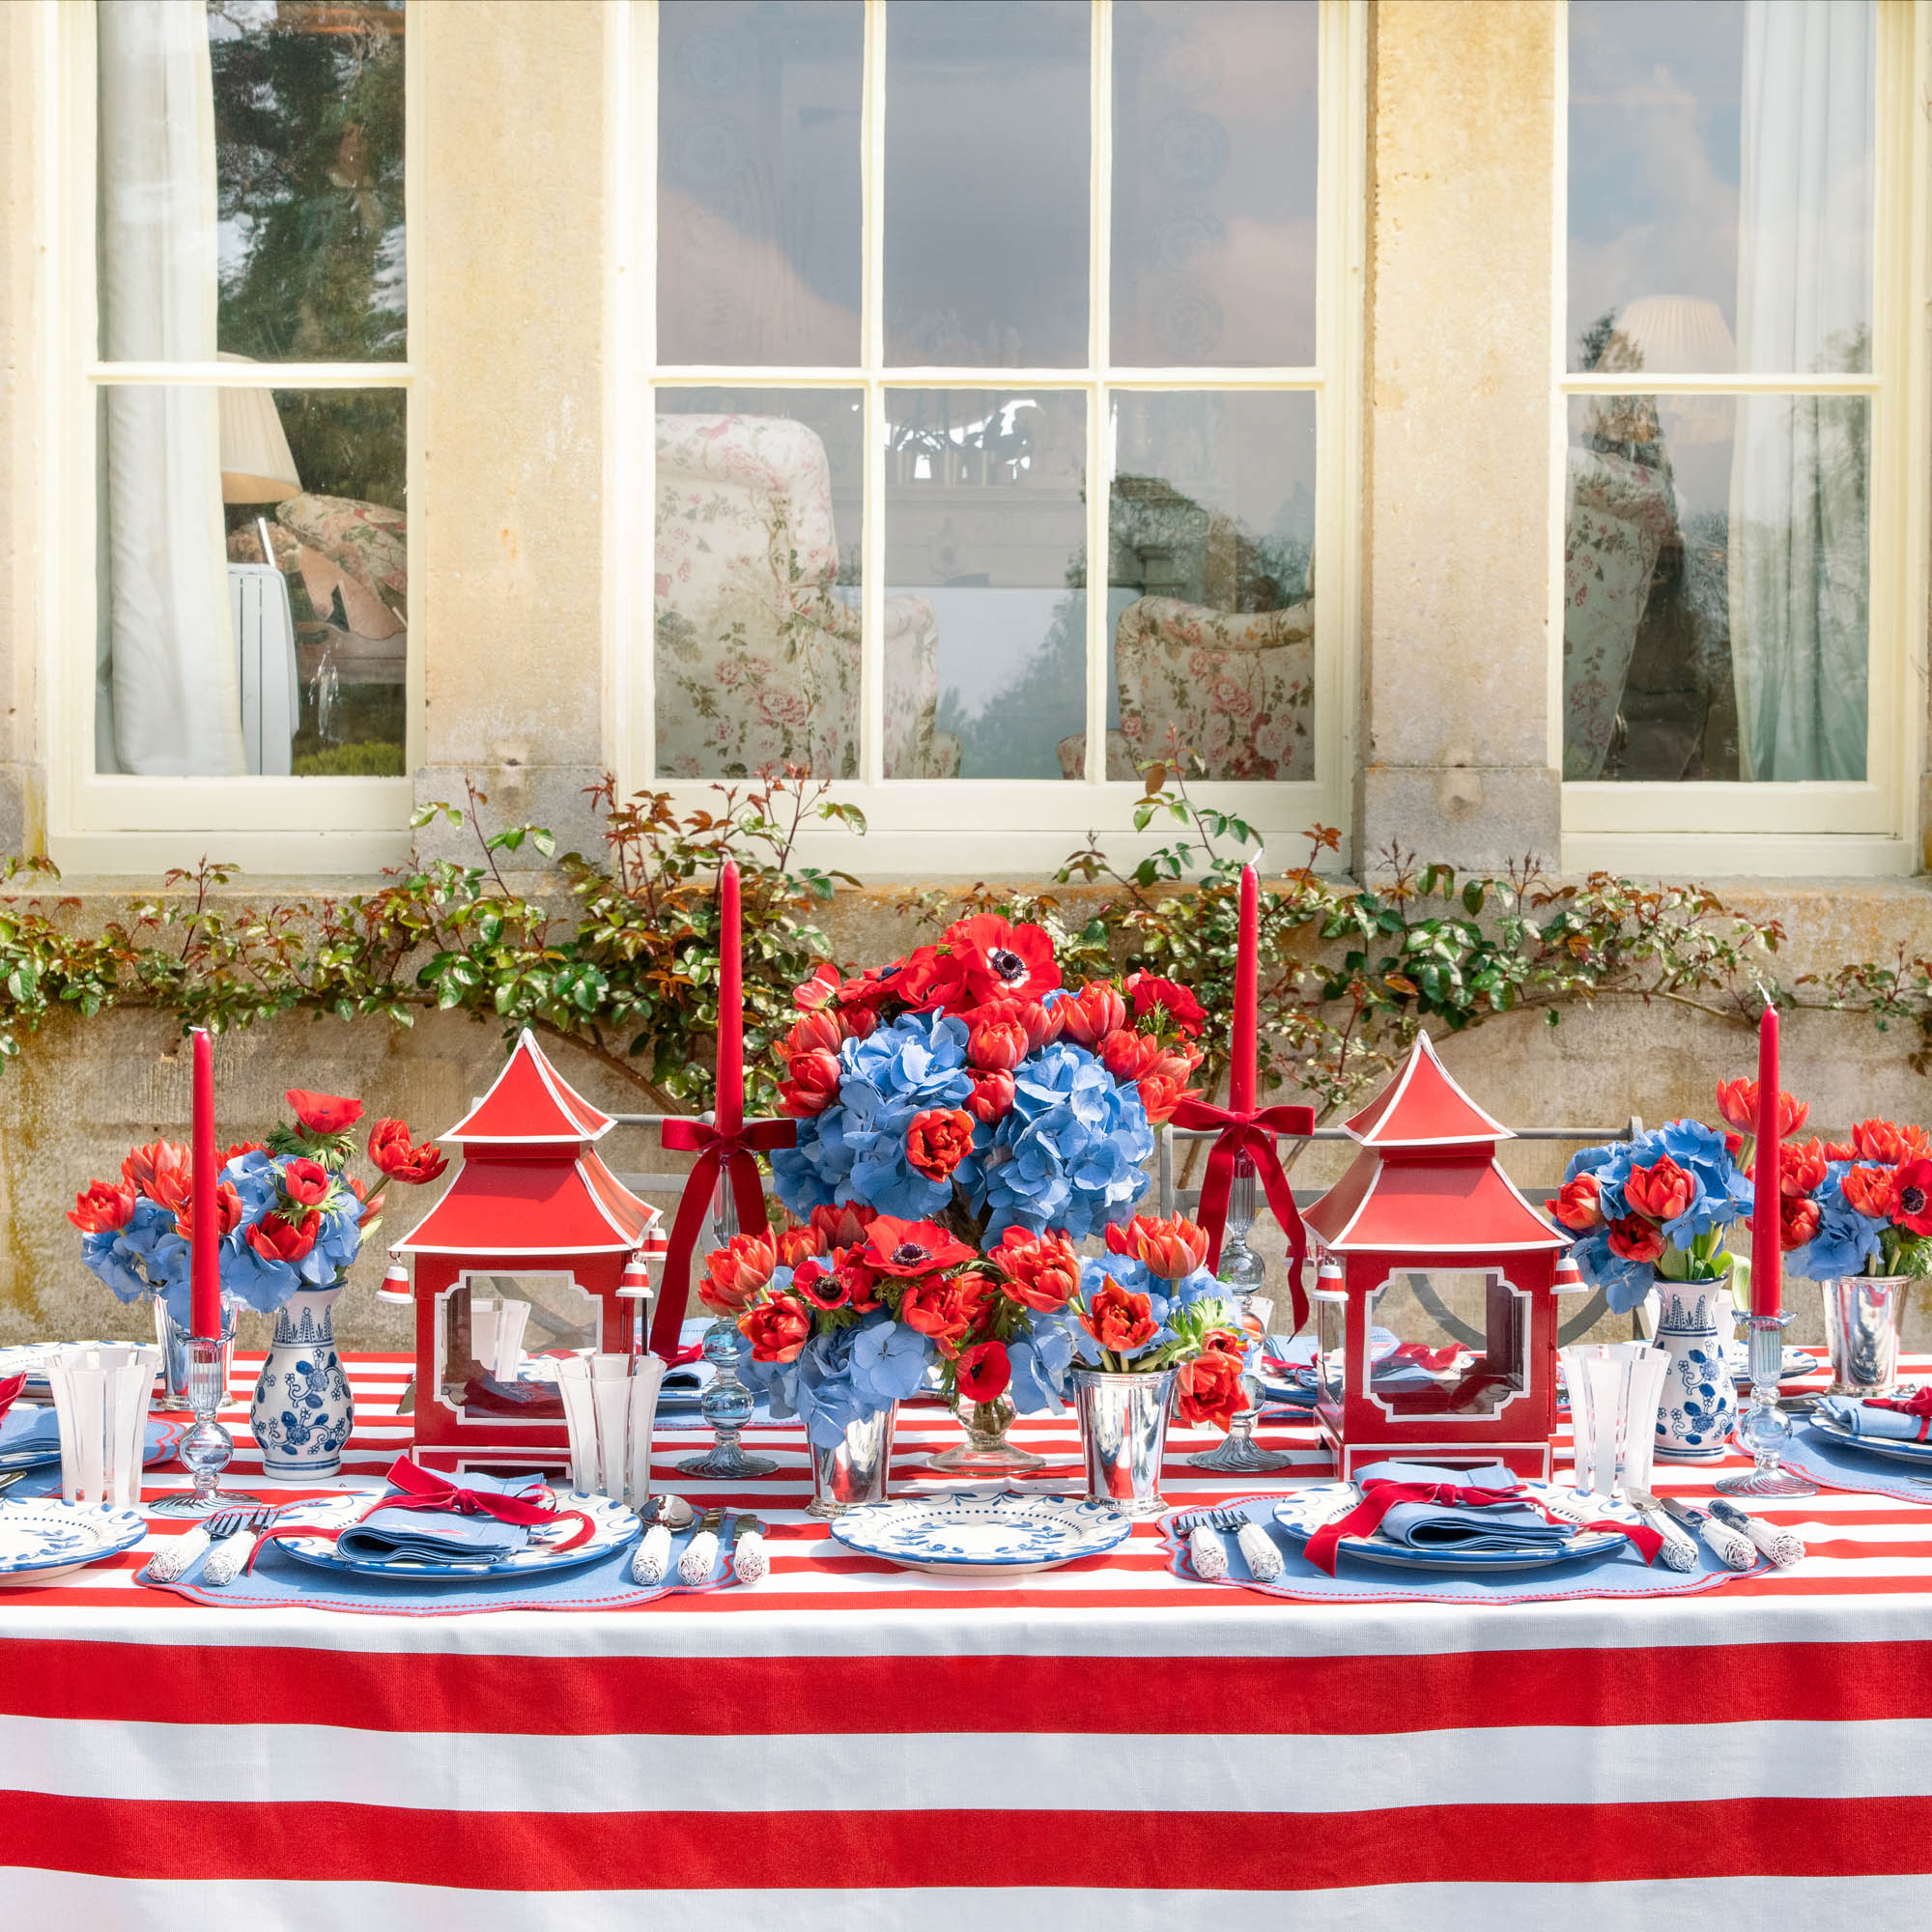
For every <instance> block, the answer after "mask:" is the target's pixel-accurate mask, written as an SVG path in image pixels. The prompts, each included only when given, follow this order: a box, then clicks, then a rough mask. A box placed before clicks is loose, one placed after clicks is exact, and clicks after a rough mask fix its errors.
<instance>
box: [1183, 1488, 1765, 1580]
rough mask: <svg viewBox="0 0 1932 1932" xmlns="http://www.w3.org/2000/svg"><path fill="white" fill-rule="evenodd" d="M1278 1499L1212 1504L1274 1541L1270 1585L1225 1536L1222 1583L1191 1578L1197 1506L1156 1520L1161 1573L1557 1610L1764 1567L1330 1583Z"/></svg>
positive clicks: (1353, 1572)
mask: <svg viewBox="0 0 1932 1932" xmlns="http://www.w3.org/2000/svg"><path fill="white" fill-rule="evenodd" d="M1279 1500H1280V1498H1279V1497H1278V1496H1230V1497H1229V1498H1228V1500H1227V1501H1226V1502H1225V1503H1220V1504H1217V1505H1216V1507H1217V1508H1220V1509H1237V1510H1240V1511H1242V1512H1244V1513H1245V1514H1246V1515H1247V1517H1248V1518H1249V1519H1250V1520H1253V1521H1255V1522H1258V1523H1260V1524H1261V1525H1262V1527H1263V1528H1264V1530H1266V1531H1268V1532H1269V1534H1270V1535H1272V1536H1273V1537H1274V1542H1275V1547H1276V1548H1278V1549H1279V1550H1280V1551H1281V1553H1282V1559H1283V1567H1282V1573H1281V1576H1280V1577H1278V1578H1277V1579H1276V1580H1275V1581H1274V1582H1272V1583H1260V1582H1257V1581H1256V1580H1255V1578H1254V1577H1253V1576H1252V1575H1251V1574H1250V1572H1249V1570H1248V1564H1247V1559H1246V1558H1245V1557H1244V1556H1243V1555H1242V1554H1241V1551H1240V1547H1239V1545H1237V1544H1236V1541H1235V1539H1234V1538H1233V1537H1232V1536H1224V1537H1223V1538H1222V1543H1223V1545H1224V1546H1225V1547H1226V1549H1227V1552H1228V1574H1227V1576H1226V1577H1200V1576H1197V1575H1196V1574H1195V1571H1194V1565H1193V1564H1192V1563H1191V1562H1189V1561H1188V1556H1187V1530H1188V1529H1189V1528H1191V1527H1192V1526H1193V1525H1194V1524H1195V1523H1196V1522H1198V1521H1200V1520H1201V1518H1202V1517H1203V1516H1204V1515H1205V1514H1206V1512H1205V1511H1204V1510H1202V1509H1200V1508H1199V1507H1196V1508H1191V1509H1179V1510H1173V1511H1170V1512H1169V1514H1168V1515H1166V1516H1164V1517H1162V1518H1161V1520H1160V1533H1161V1536H1162V1537H1163V1538H1164V1539H1165V1541H1166V1543H1167V1550H1168V1561H1167V1567H1168V1568H1169V1569H1170V1570H1171V1571H1172V1572H1173V1573H1174V1574H1175V1575H1176V1576H1177V1577H1182V1578H1184V1579H1185V1580H1186V1581H1188V1582H1190V1583H1207V1582H1212V1583H1215V1584H1217V1585H1219V1586H1221V1587H1223V1588H1229V1589H1236V1590H1252V1591H1254V1592H1255V1593H1256V1594H1257V1595H1259V1596H1264V1597H1286V1598H1288V1599H1290V1600H1291V1601H1292V1602H1294V1603H1305V1604H1404V1603H1417V1604H1559V1603H1565V1602H1568V1601H1571V1600H1573V1599H1577V1598H1583V1597H1694V1596H1696V1595H1697V1594H1698V1593H1699V1592H1700V1591H1704V1590H1716V1589H1719V1588H1721V1587H1722V1586H1723V1585H1724V1584H1726V1583H1728V1582H1731V1581H1733V1580H1734V1579H1735V1578H1737V1577H1761V1576H1763V1575H1765V1574H1766V1573H1767V1572H1768V1571H1769V1570H1770V1568H1771V1565H1770V1564H1769V1563H1767V1562H1765V1561H1764V1559H1763V1558H1762V1557H1760V1558H1759V1559H1758V1562H1757V1564H1756V1567H1755V1568H1753V1569H1750V1570H1727V1569H1725V1567H1724V1566H1723V1565H1722V1564H1721V1563H1719V1561H1718V1559H1717V1558H1716V1557H1715V1556H1713V1555H1712V1554H1711V1552H1710V1551H1709V1550H1708V1549H1706V1548H1704V1546H1703V1545H1702V1544H1701V1543H1699V1544H1698V1546H1697V1568H1696V1569H1694V1570H1666V1569H1664V1568H1663V1566H1662V1564H1656V1565H1647V1564H1645V1563H1644V1562H1643V1561H1642V1559H1641V1558H1639V1557H1638V1555H1637V1553H1636V1551H1635V1549H1634V1548H1632V1547H1630V1546H1626V1548H1624V1549H1623V1550H1622V1551H1611V1552H1609V1553H1608V1554H1605V1555H1603V1556H1598V1557H1594V1558H1585V1559H1584V1560H1582V1561H1580V1562H1577V1563H1565V1564H1562V1565H1560V1566H1559V1567H1557V1568H1555V1569H1552V1570H1532V1571H1528V1572H1526V1573H1524V1574H1522V1575H1520V1576H1513V1577H1503V1576H1495V1575H1493V1574H1490V1575H1471V1576H1464V1577H1456V1576H1445V1575H1442V1574H1440V1573H1438V1572H1435V1571H1417V1572H1415V1573H1414V1574H1413V1575H1408V1574H1406V1573H1404V1572H1402V1571H1399V1570H1390V1569H1385V1568H1383V1567H1382V1565H1380V1564H1378V1563H1364V1562H1362V1561H1360V1560H1359V1559H1358V1558H1355V1557H1350V1556H1346V1555H1345V1556H1342V1557H1340V1558H1338V1559H1337V1561H1336V1564H1335V1574H1334V1576H1332V1577H1329V1576H1326V1575H1324V1574H1323V1573H1322V1572H1321V1571H1320V1570H1318V1569H1317V1568H1316V1567H1315V1565H1314V1564H1312V1563H1311V1562H1309V1560H1308V1559H1307V1557H1305V1556H1304V1555H1302V1554H1301V1551H1300V1549H1299V1548H1297V1546H1296V1545H1295V1543H1294V1542H1293V1539H1292V1538H1290V1537H1287V1536H1283V1535H1280V1534H1278V1533H1276V1532H1275V1527H1274V1506H1275V1504H1276V1503H1277V1502H1278V1501H1279Z"/></svg>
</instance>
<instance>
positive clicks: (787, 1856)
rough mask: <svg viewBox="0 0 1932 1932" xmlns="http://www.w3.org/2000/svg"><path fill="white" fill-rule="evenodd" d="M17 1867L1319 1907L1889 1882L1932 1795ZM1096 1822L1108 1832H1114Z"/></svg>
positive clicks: (586, 1825) (85, 1825) (681, 1819)
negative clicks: (1126, 1895)
mask: <svg viewBox="0 0 1932 1932" xmlns="http://www.w3.org/2000/svg"><path fill="white" fill-rule="evenodd" d="M0 1811H3V1812H4V1815H5V1817H6V1819H7V1861H8V1862H9V1863H10V1864H18V1865H28V1866H37V1867H41V1868H43V1869H50V1870H55V1871H81V1872H91V1873H94V1874H97V1875H99V1876H101V1877H107V1878H165V1879H175V1880H188V1881H209V1880H219V1879H241V1880H247V1879H253V1880H297V1881H303V1882H330V1881H333V1882H336V1883H352V1882H361V1883H378V1884H380V1883H385V1882H386V1883H402V1884H409V1885H415V1886H441V1887H448V1888H453V1889H475V1890H505V1891H578V1890H617V1889H633V1888H637V1889H671V1888H677V1889H727V1888H728V1889H734V1890H736V1889H747V1890H749V1889H767V1888H774V1887H788V1886H798V1887H838V1888H841V1889H843V1888H865V1887H876V1886H903V1887H958V1888H968V1887H970V1888H974V1889H980V1888H984V1887H989V1886H1056V1887H1060V1886H1079V1887H1131V1888H1136V1889H1153V1890H1173V1889H1195V1888H1206V1889H1218V1890H1257V1891H1261V1890H1265V1891H1302V1890H1327V1889H1337V1888H1343V1887H1365V1888H1366V1887H1373V1886H1378V1885H1389V1884H1397V1883H1402V1884H1458V1883H1470V1882H1478V1881H1483V1880H1497V1879H1507V1880H1511V1881H1515V1882H1519V1883H1531V1884H1567V1883H1578V1882H1589V1881H1597V1882H1604V1881H1616V1880H1644V1879H1653V1880H1655V1879H1665V1880H1667V1879H1684V1878H1728V1877H1736V1876H1742V1875H1746V1874H1758V1875H1762V1876H1766V1877H1824V1878H1835V1877H1846V1876H1861V1877H1865V1876H1878V1875H1883V1874H1888V1873H1913V1872H1918V1871H1919V1870H1920V1869H1921V1868H1922V1867H1923V1863H1924V1854H1923V1851H1922V1849H1921V1848H1922V1846H1923V1843H1924V1840H1925V1837H1926V1834H1927V1833H1932V1798H1883V1799H1790V1798H1775V1799H1727V1800H1717V1801H1712V1802H1708V1803H1702V1804H1697V1803H1691V1804H1685V1803H1674V1802H1673V1803H1659V1804H1606V1805H1599V1806H1584V1805H1549V1804H1467V1805H1439V1806H1424V1807H1416V1808H1412V1809H1403V1810H1379V1811H1351V1812H1337V1813H1319V1814H1311V1813H1300V1812H1254V1813H1244V1814H1242V1815H1241V1817H1240V1818H1239V1819H1238V1821H1237V1820H1236V1819H1234V1818H1231V1817H1230V1816H1228V1815H1227V1814H1225V1813H1222V1812H1218V1811H1167V1812H1162V1813H1159V1814H1157V1815H1155V1814H1148V1815H1136V1814H1134V1813H1116V1812H1103V1813H1095V1812H1091V1811H1059V1812H1051V1811H1049V1812H1036V1811H999V1810H990V1809H989V1810H950V1809H949V1810H901V1811H879V1810H871V1809H864V1810H855V1811H817V1812H812V1811H800V1812H715V1811H713V1812H661V1813H657V1814H654V1815H653V1816H651V1817H650V1819H649V1820H648V1824H647V1827H646V1828H644V1829H640V1828H639V1819H638V1818H637V1817H635V1816H632V1815H630V1814H628V1813H611V1812H569V1811H549V1812H543V1813H540V1814H533V1813H527V1812H516V1811H471V1812H447V1811H430V1810H420V1811H412V1810H404V1809H394V1808H390V1807H387V1806H378V1805H362V1804H191V1803H189V1802H187V1801H185V1800H175V1801H169V1802H162V1803H156V1802H153V1801H143V1802H141V1803H132V1802H128V1803H123V1802H117V1801H112V1800H108V1801H103V1800H99V1799H80V1798H55V1797H48V1796H45V1795H43V1794H41V1793H38V1792H4V1793H0ZM1096 1818H1098V1819H1100V1820H1102V1821H1103V1822H1104V1826H1105V1829H1102V1830H1096V1829H1095V1820H1096Z"/></svg>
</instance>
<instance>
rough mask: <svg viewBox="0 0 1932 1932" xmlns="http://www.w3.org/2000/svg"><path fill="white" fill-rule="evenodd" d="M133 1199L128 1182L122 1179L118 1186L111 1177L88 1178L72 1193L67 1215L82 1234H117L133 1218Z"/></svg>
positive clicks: (132, 1190)
mask: <svg viewBox="0 0 1932 1932" xmlns="http://www.w3.org/2000/svg"><path fill="white" fill-rule="evenodd" d="M134 1200H135V1195H134V1189H133V1186H132V1183H130V1182H128V1181H123V1182H122V1184H121V1185H120V1186H119V1187H117V1186H115V1184H114V1183H113V1181H111V1180H90V1181H89V1182H88V1183H87V1186H86V1188H85V1189H84V1190H83V1191H82V1192H81V1193H79V1194H76V1195H75V1196H74V1197H73V1206H72V1207H71V1208H69V1209H68V1210H67V1218H68V1219H69V1220H70V1221H71V1222H72V1223H73V1225H74V1226H75V1227H76V1228H78V1229H79V1230H80V1232H81V1233H82V1234H83V1235H112V1234H117V1233H119V1231H120V1230H121V1229H123V1228H125V1227H126V1226H127V1225H128V1222H129V1221H130V1220H131V1219H132V1218H133V1214H134Z"/></svg>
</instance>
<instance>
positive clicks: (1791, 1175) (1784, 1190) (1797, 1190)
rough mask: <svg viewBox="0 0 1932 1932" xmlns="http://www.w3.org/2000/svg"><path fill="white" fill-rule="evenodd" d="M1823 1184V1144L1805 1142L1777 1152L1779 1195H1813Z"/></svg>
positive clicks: (1817, 1141)
mask: <svg viewBox="0 0 1932 1932" xmlns="http://www.w3.org/2000/svg"><path fill="white" fill-rule="evenodd" d="M1824 1184H1825V1144H1824V1142H1823V1141H1821V1140H1816V1139H1813V1140H1810V1141H1807V1142H1806V1143H1805V1144H1804V1146H1803V1147H1799V1146H1797V1145H1795V1144H1791V1145H1787V1146H1784V1147H1781V1148H1779V1149H1778V1151H1777V1186H1778V1191H1779V1193H1781V1194H1798V1195H1804V1194H1815V1193H1817V1191H1818V1190H1819V1188H1821V1187H1823V1186H1824Z"/></svg>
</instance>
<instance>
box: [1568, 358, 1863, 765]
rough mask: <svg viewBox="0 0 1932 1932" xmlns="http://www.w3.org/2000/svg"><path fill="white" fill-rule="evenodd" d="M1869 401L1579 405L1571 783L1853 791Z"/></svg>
mask: <svg viewBox="0 0 1932 1932" xmlns="http://www.w3.org/2000/svg"><path fill="white" fill-rule="evenodd" d="M1869 416H1870V405H1869V402H1868V400H1867V399H1866V398H1865V397H1862V396H1749V397H1738V396H1643V395H1637V396H1573V397H1572V398H1571V399H1570V454H1569V464H1570V475H1569V494H1568V516H1567V524H1566V528H1565V536H1564V586H1563V587H1564V604H1563V696H1564V756H1563V772H1564V776H1565V777H1566V778H1569V779H1623V780H1695V779H1756V780H1765V781H1772V780H1776V781H1802V780H1815V779H1836V780H1861V779H1862V778H1863V777H1864V776H1865V741H1866V692H1865V686H1866V608H1867V595H1868V568H1867V543H1866V497H1867V489H1868V470H1869V464H1868V454H1867V452H1868V440H1869V428H1870V424H1869Z"/></svg>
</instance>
